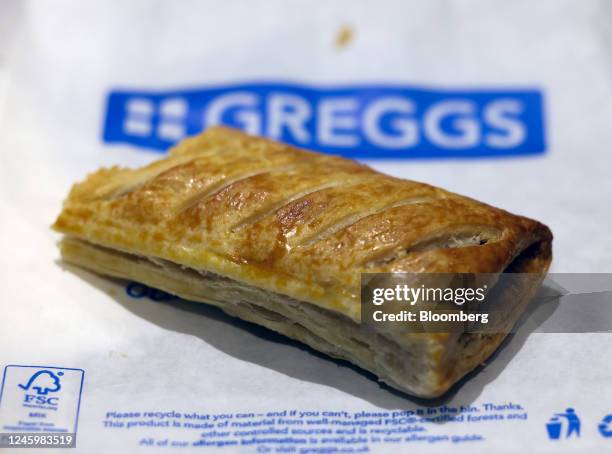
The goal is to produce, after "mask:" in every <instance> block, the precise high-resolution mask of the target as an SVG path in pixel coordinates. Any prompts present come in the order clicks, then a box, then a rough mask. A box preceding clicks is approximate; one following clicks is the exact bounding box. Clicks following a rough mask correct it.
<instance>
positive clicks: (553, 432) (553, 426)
mask: <svg viewBox="0 0 612 454" xmlns="http://www.w3.org/2000/svg"><path fill="white" fill-rule="evenodd" d="M561 427H562V423H561V421H560V420H559V418H557V417H556V416H555V417H552V418H550V420H549V421H548V423H547V424H546V431H547V432H548V438H550V439H551V440H558V439H559V438H561Z"/></svg>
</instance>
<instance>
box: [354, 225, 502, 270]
mask: <svg viewBox="0 0 612 454" xmlns="http://www.w3.org/2000/svg"><path fill="white" fill-rule="evenodd" d="M500 236H501V232H500V231H498V230H497V229H494V228H492V227H488V226H477V225H464V226H455V227H453V228H452V229H451V230H450V231H449V230H448V229H446V230H444V231H441V232H433V233H430V234H428V235H427V236H425V237H424V238H422V239H420V240H418V241H417V242H416V243H414V244H411V245H406V246H404V247H401V248H400V249H398V250H394V251H391V252H390V253H389V252H387V253H386V254H379V255H378V256H377V257H374V258H369V259H368V260H367V261H366V262H365V263H364V264H363V265H364V266H365V267H367V268H376V267H379V266H383V265H389V264H392V263H393V262H394V261H396V260H399V259H402V258H403V257H406V256H408V255H410V254H413V253H426V252H429V251H435V250H437V249H456V248H465V247H475V246H484V245H486V244H489V243H490V242H494V241H497V240H499V238H500Z"/></svg>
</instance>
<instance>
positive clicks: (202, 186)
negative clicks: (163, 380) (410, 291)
mask: <svg viewBox="0 0 612 454" xmlns="http://www.w3.org/2000/svg"><path fill="white" fill-rule="evenodd" d="M53 228H54V229H55V230H56V231H58V232H61V233H62V234H64V236H63V239H62V241H61V242H60V249H61V254H62V257H63V259H64V260H65V261H66V262H69V263H73V264H76V265H79V266H82V267H84V268H88V269H90V270H93V271H95V272H97V273H100V274H103V275H107V276H114V277H119V278H124V279H129V280H134V281H138V282H142V283H144V284H147V285H149V286H152V287H155V288H158V289H162V290H164V291H166V292H169V293H171V294H174V295H177V296H180V297H182V298H185V299H187V300H192V301H199V302H203V303H207V304H212V305H215V306H218V307H220V308H221V309H222V310H223V311H225V312H227V313H228V314H230V315H232V316H236V317H239V318H241V319H244V320H248V321H250V322H253V323H256V324H259V325H263V326H265V327H267V328H269V329H271V330H274V331H276V332H279V333H282V334H284V335H286V336H288V337H290V338H293V339H297V340H298V341H301V342H303V343H305V344H307V345H309V346H311V347H312V348H314V349H316V350H318V351H321V352H324V353H326V354H328V355H330V356H332V357H334V358H341V359H345V360H348V361H350V362H352V363H354V364H356V365H358V366H360V367H361V368H363V369H366V370H368V371H370V372H372V373H373V374H375V375H376V376H377V377H379V379H380V380H381V381H383V382H385V383H387V384H389V385H390V386H392V387H394V388H397V389H399V390H402V391H404V392H407V393H409V394H412V395H416V396H420V397H426V398H430V397H435V396H439V395H441V394H443V393H444V392H445V391H446V390H448V389H449V388H450V387H451V386H452V385H453V384H454V383H455V382H457V381H458V380H459V379H460V378H461V377H463V376H464V375H465V374H467V373H468V372H469V371H471V370H472V369H474V368H475V367H476V366H477V365H479V364H481V363H482V362H483V361H484V360H485V359H486V358H487V357H488V356H489V355H491V353H493V351H494V350H495V349H496V348H497V347H498V346H499V344H500V343H501V341H502V340H503V338H504V336H505V334H507V332H508V331H509V329H510V328H511V327H512V325H513V324H514V323H515V321H516V320H517V318H518V316H519V315H520V314H521V312H522V310H523V309H524V307H525V305H526V304H527V301H528V300H529V299H530V297H531V296H532V295H533V292H534V288H533V286H531V287H529V288H524V289H521V290H520V292H518V293H516V292H515V294H514V295H513V297H512V298H510V299H509V300H508V301H506V302H505V304H507V305H508V306H507V308H506V311H505V316H504V317H505V319H504V327H503V329H502V330H500V332H495V333H468V332H454V333H450V332H449V333H423V332H420V333H415V332H410V331H409V330H403V329H394V330H387V329H377V327H376V325H372V324H366V323H361V311H360V276H361V274H362V273H398V272H406V273H502V272H504V271H512V272H520V273H539V274H541V275H542V276H543V275H544V274H545V273H546V270H547V269H548V266H549V264H550V261H551V242H552V235H551V233H550V231H549V229H548V228H547V227H546V226H544V225H542V224H540V223H538V222H536V221H533V220H531V219H527V218H524V217H521V216H516V215H513V214H510V213H508V212H506V211H503V210H500V209H497V208H494V207H491V206H488V205H485V204H483V203H480V202H477V201H475V200H472V199H469V198H466V197H462V196H459V195H456V194H453V193H451V192H448V191H445V190H443V189H439V188H436V187H433V186H430V185H427V184H423V183H418V182H414V181H409V180H403V179H398V178H393V177H391V176H387V175H384V174H381V173H379V172H376V171H374V170H373V169H371V168H369V167H367V166H365V165H363V164H359V163H357V162H354V161H351V160H347V159H343V158H339V157H335V156H330V155H324V154H319V153H315V152H309V151H304V150H299V149H296V148H293V147H290V146H287V145H284V144H282V143H278V142H274V141H271V140H267V139H263V138H258V137H252V136H249V135H247V134H244V133H242V132H239V131H235V130H232V129H228V128H221V127H218V128H212V129H209V130H207V131H205V132H204V133H202V134H200V135H198V136H195V137H191V138H188V139H186V140H184V141H183V142H182V143H180V144H178V145H177V146H176V147H175V148H173V149H172V150H171V151H170V153H169V156H168V157H166V158H165V159H162V160H159V161H157V162H154V163H152V164H150V165H148V166H145V167H143V168H140V169H128V168H121V167H112V168H106V169H101V170H98V171H97V172H94V173H92V174H90V175H89V176H88V177H87V178H86V179H85V180H84V181H83V182H80V183H77V184H75V185H74V186H73V188H72V190H71V191H70V194H69V195H68V198H67V199H66V201H65V202H64V206H63V209H62V212H61V214H60V215H59V217H58V218H57V220H56V222H55V224H54V225H53Z"/></svg>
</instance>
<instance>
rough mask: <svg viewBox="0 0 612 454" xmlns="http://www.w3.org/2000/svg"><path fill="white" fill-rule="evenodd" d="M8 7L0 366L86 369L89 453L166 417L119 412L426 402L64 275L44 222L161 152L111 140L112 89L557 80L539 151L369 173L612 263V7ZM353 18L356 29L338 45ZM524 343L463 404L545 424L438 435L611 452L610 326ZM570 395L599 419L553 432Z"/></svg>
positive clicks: (219, 322) (0, 135) (473, 383)
mask: <svg viewBox="0 0 612 454" xmlns="http://www.w3.org/2000/svg"><path fill="white" fill-rule="evenodd" d="M9 12H10V17H11V18H14V22H13V19H11V23H12V24H13V23H16V24H17V26H13V27H12V28H11V30H9V28H5V29H4V30H5V33H7V34H8V33H9V32H8V31H6V30H9V31H10V39H8V38H7V40H6V41H5V40H4V39H3V40H2V42H0V46H1V47H0V52H1V53H0V65H1V66H0V102H3V105H0V121H1V123H0V150H1V152H0V153H1V154H0V187H1V189H2V190H1V191H0V250H2V251H3V253H2V254H0V270H1V271H2V273H1V275H2V282H3V286H2V287H3V290H4V291H3V295H2V298H1V299H0V309H2V317H1V318H0V333H1V334H0V365H6V364H25V365H35V364H40V365H48V366H64V367H77V368H82V369H84V370H85V371H86V374H85V387H84V393H83V402H82V407H81V415H80V421H79V438H78V440H79V443H78V446H79V448H78V449H77V452H87V453H89V452H95V451H100V450H103V451H104V452H135V451H136V443H137V442H138V440H140V438H141V437H145V436H153V435H151V434H152V433H154V429H133V430H131V431H126V430H118V429H117V430H115V429H104V428H103V427H102V422H101V421H102V419H103V418H104V414H105V413H106V412H107V411H111V410H125V411H131V410H136V409H140V410H169V409H176V410H178V411H185V412H187V411H200V412H214V411H220V412H221V411H226V412H238V411H261V412H265V411H270V410H281V409H285V408H295V409H305V410H325V409H331V410H338V409H342V410H347V411H359V410H368V411H375V410H376V409H381V408H386V409H400V408H416V406H417V403H415V402H412V401H410V400H407V399H406V398H404V397H401V396H397V395H395V394H392V393H390V392H389V391H388V390H386V389H381V388H379V387H378V385H377V384H376V383H375V382H374V381H372V380H370V379H367V378H365V377H364V376H362V375H360V374H358V373H356V372H355V371H353V370H351V369H349V368H346V367H338V365H337V364H336V363H334V362H331V361H328V360H325V359H322V358H319V357H315V356H313V355H312V354H310V353H308V352H306V351H302V350H300V349H298V348H296V347H295V346H292V345H284V344H283V343H279V342H278V341H277V340H269V339H262V338H261V337H258V336H256V335H255V334H253V332H251V331H249V330H248V329H244V328H243V327H242V325H240V324H238V325H235V324H234V323H233V322H231V320H229V319H227V318H224V317H221V316H219V315H216V314H217V313H216V312H214V311H207V310H205V309H198V307H195V308H194V307H192V306H185V307H182V308H178V309H177V308H173V307H170V306H169V305H164V304H158V303H154V302H151V301H149V300H146V299H143V300H133V299H130V298H128V297H126V296H125V293H124V291H123V289H122V288H121V287H120V286H119V285H118V284H116V283H113V282H110V281H107V280H104V279H100V278H97V277H94V276H92V275H90V274H88V273H85V272H80V271H74V270H69V271H65V270H63V269H62V267H61V266H60V265H59V264H58V262H57V259H58V252H57V249H56V246H55V242H56V241H57V239H58V237H57V235H55V234H53V233H52V232H50V231H49V229H48V226H49V225H50V224H51V223H52V222H53V220H54V217H55V216H56V215H57V213H58V212H59V210H60V206H61V201H62V199H63V198H64V197H65V195H66V194H67V191H68V189H69V187H70V185H71V184H72V183H73V182H74V181H76V180H78V179H82V178H83V176H84V175H85V173H86V172H88V171H91V170H94V169H96V168H98V167H99V166H103V165H112V164H123V165H133V166H136V165H141V164H144V163H146V162H149V161H151V160H154V159H157V158H158V157H159V155H158V154H156V153H150V152H147V151H143V150H138V149H134V148H130V147H124V146H112V147H109V146H105V145H104V144H103V143H102V142H101V141H100V135H101V125H102V114H103V103H104V100H105V96H106V94H107V92H108V91H109V90H110V89H111V88H115V87H129V88H172V87H187V86H205V85H208V84H213V83H219V82H241V81H251V80H266V79H272V80H290V81H303V82H310V83H323V82H329V83H331V82H333V83H343V82H371V83H376V82H384V81H390V82H397V81H401V82H404V83H407V84H424V85H428V86H433V87H440V88H443V87H446V86H450V87H455V86H466V85H469V86H487V84H491V85H492V86H500V85H502V86H503V85H505V84H507V85H509V86H512V85H513V84H514V85H519V86H521V85H527V86H533V85H535V86H540V87H542V88H543V90H544V91H545V95H546V101H547V123H548V124H547V130H548V141H549V145H550V146H549V151H548V153H547V154H546V155H544V156H541V157H533V158H523V159H520V158H514V159H495V160H468V161H462V162H459V161H439V162H435V161H406V162H384V161H378V162H375V163H373V165H375V167H377V168H378V169H380V170H383V171H385V172H388V173H391V174H394V175H399V176H404V177H408V178H412V179H416V180H421V181H426V182H429V183H433V184H436V185H439V186H442V187H445V188H448V189H451V190H453V191H456V192H459V193H462V194H465V195H469V196H472V197H475V198H478V199H481V200H483V201H486V202H489V203H491V204H494V205H497V206H500V207H503V208H506V209H508V210H509V211H513V212H516V213H520V214H524V215H527V216H531V217H534V218H536V219H539V220H541V221H543V222H545V223H546V224H548V225H549V226H550V227H551V229H552V231H553V233H554V234H555V243H554V253H555V262H554V266H553V270H554V271H557V272H561V271H563V272H612V259H611V258H610V250H612V235H610V227H611V226H612V210H611V209H610V205H611V203H610V202H611V199H612V197H611V196H612V179H611V178H610V165H611V164H612V155H611V151H610V149H611V148H612V127H611V126H610V119H611V118H612V77H611V68H612V57H611V55H612V53H611V52H610V47H611V46H612V27H610V25H609V24H610V20H612V8H611V7H610V4H609V3H608V2H603V1H602V2H596V1H586V0H584V1H581V2H576V1H540V2H530V1H514V2H503V1H495V2H485V1H457V2H443V1H433V2H432V1H416V2H400V1H384V2H383V1H379V2H376V4H374V3H373V2H363V1H362V2H355V1H335V2H318V3H316V7H314V6H313V4H312V3H311V2H306V1H295V2H283V1H280V0H278V1H248V2H247V1H243V2H222V1H209V2H191V1H183V2H152V1H131V2H119V1H115V2H109V1H105V2H101V1H100V2H77V1H74V2H65V1H64V2H62V1H59V2H58V1H56V2H19V3H17V2H6V1H5V2H2V3H0V18H2V17H9ZM0 24H2V22H0ZM344 24H350V25H351V26H352V27H353V28H354V30H355V31H356V35H355V39H354V42H352V43H351V44H350V45H349V46H348V47H347V49H345V50H344V51H343V52H337V51H336V49H335V48H334V38H335V34H336V33H337V31H338V29H339V28H340V27H341V26H342V25H344ZM0 28H1V27H0ZM11 40H12V44H11V45H10V46H9V45H8V44H4V45H3V44H2V43H8V42H10V41H11ZM9 79H10V85H9V86H8V89H7V90H5V95H6V96H4V97H3V96H2V92H3V89H2V85H3V80H9ZM5 84H6V83H5ZM193 312H195V314H194V313H193ZM523 334H525V333H523ZM523 334H519V335H517V336H516V338H515V339H513V340H512V342H510V343H509V344H508V345H507V347H506V348H505V349H503V350H502V351H501V352H500V354H499V355H498V357H497V358H496V359H495V360H494V361H493V362H492V363H491V365H490V366H488V367H487V368H485V369H484V370H483V371H482V372H481V373H479V374H478V375H477V376H476V377H474V378H473V379H472V380H470V381H468V382H467V383H466V384H465V385H464V386H463V387H462V388H460V389H459V391H458V392H457V394H456V395H454V396H453V397H451V401H450V403H449V405H460V404H468V403H471V404H473V405H480V404H482V403H485V402H494V403H503V402H515V403H521V404H522V405H523V406H524V407H525V408H527V409H528V412H529V420H528V421H527V422H511V421H506V422H504V424H503V425H500V424H498V425H496V424H497V423H492V422H491V423H480V425H479V426H468V425H462V426H454V425H453V424H450V423H449V424H437V425H432V428H431V429H430V430H431V431H432V433H458V432H460V433H467V432H473V431H480V432H482V433H486V434H487V438H488V440H487V441H486V442H483V443H479V444H467V445H457V446H456V447H455V446H453V448H452V449H459V450H460V449H461V447H462V446H463V448H464V449H469V450H470V451H471V452H493V451H494V452H510V451H516V450H518V449H521V448H522V449H524V450H534V449H537V450H538V451H550V452H553V451H554V452H564V451H568V452H569V451H585V450H587V448H590V449H592V450H597V452H602V451H603V450H604V449H605V448H606V447H607V448H608V449H610V448H609V447H610V443H611V439H604V438H602V437H601V436H600V435H599V434H598V433H597V430H596V426H597V424H598V422H599V420H600V419H601V417H602V416H603V415H605V414H607V413H610V412H612V405H610V402H611V401H612V386H611V385H610V382H611V378H612V372H611V370H610V366H609V364H610V363H611V362H612V352H611V351H610V349H609V348H607V349H606V348H601V347H603V346H606V345H609V343H610V336H609V335H602V334H590V335H587V334H581V335H576V334H574V335H570V334H566V335H551V334H537V335H532V336H530V337H528V338H526V339H525V336H524V335H523ZM567 406H572V407H574V408H576V410H577V412H578V413H579V414H580V416H581V417H582V420H583V434H582V437H581V438H580V439H579V440H576V439H570V440H562V441H559V442H556V444H555V443H553V442H550V441H548V440H547V439H546V434H545V429H544V424H545V423H546V421H547V419H548V418H549V416H551V415H552V414H553V413H555V412H560V411H562V410H563V409H565V408H566V407H567ZM157 430H158V432H155V434H156V435H159V436H160V437H161V436H162V435H163V433H164V432H163V431H162V430H161V429H157ZM196 434H197V432H194V433H193V435H192V436H190V438H193V437H196ZM449 446H450V445H438V446H436V445H431V446H430V445H426V444H420V445H414V446H412V445H409V444H407V445H402V446H401V447H402V448H405V449H408V448H409V447H418V449H419V450H426V449H431V450H433V451H436V452H437V451H441V450H448V449H449ZM146 449H147V448H142V450H143V451H146ZM230 449H231V448H230ZM250 449H251V451H249V452H255V451H254V448H250ZM374 449H375V451H379V450H383V449H384V448H383V447H381V446H379V447H378V448H374ZM387 449H388V450H389V452H394V450H397V449H398V447H397V446H394V445H389V446H387Z"/></svg>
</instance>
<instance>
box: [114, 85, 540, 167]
mask: <svg viewBox="0 0 612 454" xmlns="http://www.w3.org/2000/svg"><path fill="white" fill-rule="evenodd" d="M217 124H224V125H228V126H233V127H236V128H239V129H243V130H245V131H247V132H249V133H251V134H256V135H263V136H268V137H271V138H273V139H277V140H280V141H283V142H286V143H289V144H292V145H296V146H299V147H303V148H309V149H313V150H319V151H323V152H328V153H333V154H339V155H343V156H347V157H352V158H396V159H406V158H470V157H487V156H516V155H533V154H540V153H544V152H545V150H546V140H545V131H544V109H543V100H542V94H541V92H540V91H538V90H534V89H529V90H527V89H526V90H514V89H513V90H510V89H505V90H488V89H469V90H433V89H421V88H413V87H409V86H397V85H360V86H350V87H348V86H346V87H314V86H306V85H296V84H286V83H254V84H239V85H227V86H222V87H211V88H202V89H194V90H177V91H167V92H153V91H113V92H111V93H110V94H109V96H108V103H107V111H106V119H105V124H104V135H103V140H104V141H105V142H107V143H127V144H132V145H135V146H138V147H144V148H150V149H154V150H161V151H163V150H166V149H167V148H168V147H170V146H172V145H173V144H175V143H176V142H177V141H179V140H181V139H182V138H183V137H185V136H189V135H193V134H197V133H198V132H200V131H202V130H203V129H205V128H207V127H209V126H213V125H217Z"/></svg>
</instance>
